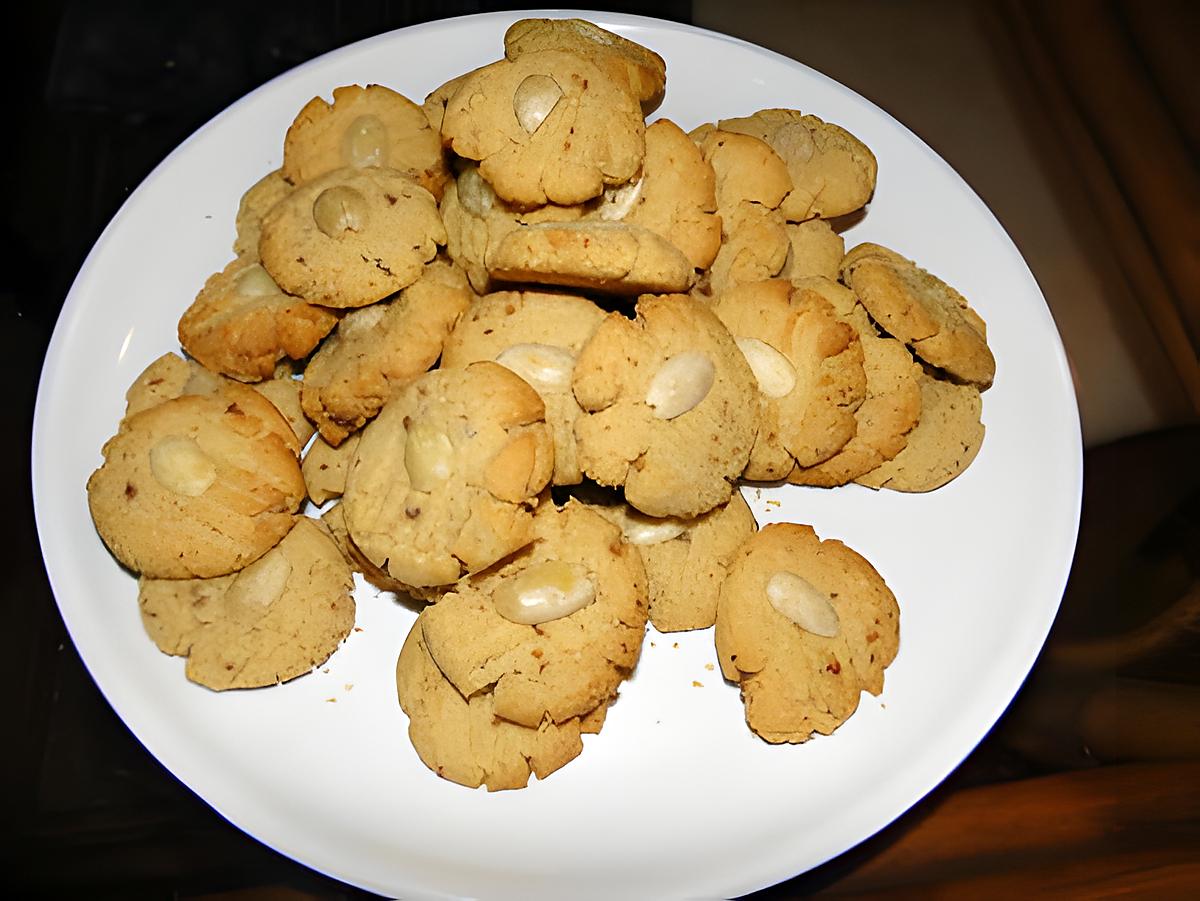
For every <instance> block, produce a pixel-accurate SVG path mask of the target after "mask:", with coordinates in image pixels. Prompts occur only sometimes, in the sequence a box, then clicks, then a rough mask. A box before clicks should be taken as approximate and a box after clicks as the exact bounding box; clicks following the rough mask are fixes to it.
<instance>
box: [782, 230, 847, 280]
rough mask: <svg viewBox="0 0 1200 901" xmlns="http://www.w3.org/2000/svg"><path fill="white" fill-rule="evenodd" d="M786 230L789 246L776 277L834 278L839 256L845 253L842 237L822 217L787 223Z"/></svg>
mask: <svg viewBox="0 0 1200 901" xmlns="http://www.w3.org/2000/svg"><path fill="white" fill-rule="evenodd" d="M786 230H787V236H788V243H789V244H790V245H791V246H790V248H789V249H788V254H787V259H786V260H785V261H784V264H783V268H782V269H781V270H780V271H779V277H780V278H786V279H794V278H809V277H812V276H821V277H822V278H827V279H829V280H831V281H837V278H838V270H839V268H840V266H841V264H842V258H843V257H844V256H845V255H846V242H845V240H843V238H842V236H841V235H839V234H838V233H837V232H835V231H834V230H833V228H832V226H830V224H829V223H828V222H826V221H825V220H824V219H809V220H808V221H807V222H799V223H793V222H789V223H788V224H787V227H786Z"/></svg>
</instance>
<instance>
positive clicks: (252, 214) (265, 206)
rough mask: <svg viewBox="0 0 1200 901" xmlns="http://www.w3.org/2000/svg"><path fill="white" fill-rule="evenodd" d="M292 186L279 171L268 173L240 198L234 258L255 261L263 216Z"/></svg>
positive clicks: (280, 170) (289, 191) (290, 190)
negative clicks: (246, 258)
mask: <svg viewBox="0 0 1200 901" xmlns="http://www.w3.org/2000/svg"><path fill="white" fill-rule="evenodd" d="M293 187H294V185H293V184H292V183H291V182H290V181H288V180H287V179H286V178H284V177H283V170H282V169H275V170H274V171H272V172H268V173H267V174H266V175H264V176H263V177H262V178H260V179H259V180H258V181H256V182H255V183H254V184H253V185H251V186H250V189H249V190H248V191H246V193H245V194H243V195H242V199H241V201H240V202H239V203H238V211H237V221H236V227H237V238H236V239H234V242H233V252H234V254H235V255H236V256H238V257H248V258H251V259H258V240H259V238H260V237H261V235H262V221H263V217H264V216H266V215H267V211H268V210H270V209H271V207H273V206H275V204H277V203H279V201H281V200H283V198H285V197H286V196H287V195H288V194H290V193H292V188H293Z"/></svg>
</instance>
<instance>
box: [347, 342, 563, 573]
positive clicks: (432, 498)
mask: <svg viewBox="0 0 1200 901" xmlns="http://www.w3.org/2000/svg"><path fill="white" fill-rule="evenodd" d="M553 469H554V444H553V438H552V436H551V433H550V428H549V426H547V425H546V422H545V406H544V405H543V403H542V400H541V398H540V397H538V395H537V392H536V391H534V390H533V389H532V388H530V387H529V385H527V384H526V383H525V382H524V381H522V380H521V379H520V378H519V377H518V376H517V375H515V374H514V373H513V372H511V371H510V370H508V369H505V368H504V367H503V366H501V365H500V364H498V363H492V362H482V363H474V364H472V365H470V366H468V367H467V368H466V369H454V370H435V371H433V372H429V373H426V374H425V375H423V376H421V377H420V378H418V379H416V380H415V381H413V382H412V383H411V384H409V385H408V386H407V387H405V388H403V389H401V390H400V391H399V392H398V393H396V394H395V395H393V396H392V399H391V400H389V401H388V403H387V404H386V405H385V406H384V408H383V410H382V411H381V412H380V414H379V416H378V417H376V419H375V420H374V421H373V422H372V423H371V424H370V425H369V426H367V428H366V429H365V430H364V431H363V436H362V441H361V442H360V443H359V445H358V453H357V454H356V455H355V458H354V462H353V463H352V464H351V466H350V473H349V475H348V476H347V479H346V493H345V495H344V497H343V501H342V502H343V503H344V504H345V510H346V524H347V526H349V528H350V535H351V537H352V538H353V539H354V543H355V544H357V545H358V547H359V548H360V549H361V550H362V552H363V553H364V554H365V555H366V556H367V558H368V559H369V560H371V561H372V562H373V563H375V564H376V565H377V566H379V567H381V568H383V569H384V570H385V571H386V572H387V573H388V575H390V576H391V577H392V578H393V579H396V580H397V581H399V582H401V583H403V584H404V585H406V586H410V587H411V588H413V589H424V588H427V587H436V586H441V585H449V584H450V583H452V582H455V581H457V580H458V579H459V578H460V577H461V576H463V575H465V574H467V573H472V572H477V571H478V570H480V569H483V568H485V567H488V566H491V565H492V564H493V563H495V562H496V561H497V560H499V559H500V558H502V557H505V556H507V555H508V554H511V553H512V552H513V551H515V550H517V549H518V548H520V547H522V546H524V545H525V544H527V543H528V542H529V541H530V540H532V537H533V525H532V518H533V514H532V507H533V506H534V505H535V504H536V501H537V495H538V493H539V492H540V491H541V490H542V489H543V488H544V487H545V486H546V483H547V482H549V480H550V474H551V472H553Z"/></svg>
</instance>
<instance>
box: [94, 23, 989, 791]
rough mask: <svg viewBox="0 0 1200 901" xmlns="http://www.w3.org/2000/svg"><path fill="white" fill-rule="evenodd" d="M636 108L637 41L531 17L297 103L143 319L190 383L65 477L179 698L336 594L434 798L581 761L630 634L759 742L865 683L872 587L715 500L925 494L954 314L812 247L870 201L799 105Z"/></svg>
mask: <svg viewBox="0 0 1200 901" xmlns="http://www.w3.org/2000/svg"><path fill="white" fill-rule="evenodd" d="M665 89H666V66H665V64H664V62H663V60H662V59H661V58H660V57H659V56H658V55H657V54H655V53H654V52H653V51H651V50H649V49H647V48H645V47H642V46H639V45H638V44H635V43H633V42H631V41H628V40H626V39H624V38H621V37H619V36H618V35H615V34H612V33H610V32H607V31H605V30H603V29H600V28H598V27H597V26H595V25H592V24H591V23H588V22H584V21H581V20H575V19H565V20H544V19H527V20H523V21H520V22H518V23H516V24H515V25H513V26H512V27H511V28H510V29H509V30H508V32H507V34H506V35H505V36H504V57H503V58H502V59H500V60H498V61H496V62H494V63H492V64H490V65H486V66H483V67H482V68H479V69H476V70H474V71H472V72H468V73H466V74H464V75H461V76H459V77H457V78H455V79H453V80H452V81H450V82H448V83H446V84H445V85H442V86H441V87H438V88H436V89H435V90H434V91H432V93H430V95H429V96H428V98H427V99H426V101H425V103H424V105H423V106H418V105H416V104H415V103H413V102H412V101H410V100H408V99H407V98H405V97H403V96H402V95H400V94H398V93H396V92H394V91H392V90H390V89H388V88H385V87H382V86H379V85H371V86H369V87H365V88H364V87H359V86H346V87H339V88H337V89H336V90H334V92H333V102H332V103H328V102H326V101H325V100H323V99H321V98H315V99H313V100H312V101H311V102H310V103H308V104H307V105H306V106H305V107H304V108H303V109H302V110H301V111H300V112H299V114H298V115H297V117H296V119H295V121H294V122H293V124H292V126H291V127H290V129H289V130H288V132H287V135H286V138H285V140H284V158H283V165H282V168H281V169H280V170H278V171H276V172H272V173H270V174H268V175H267V176H266V177H264V178H263V179H262V180H261V181H260V182H258V183H257V184H255V185H254V186H253V187H251V188H250V190H249V191H248V192H247V193H246V194H245V196H244V197H243V199H242V202H241V206H240V209H239V210H238V214H237V223H236V225H237V239H236V242H235V245H234V251H235V254H236V257H235V259H234V260H233V261H232V262H231V263H229V265H228V266H226V267H225V269H224V270H222V271H221V272H219V273H217V274H215V275H213V276H212V277H211V278H210V279H209V280H208V281H207V283H206V284H205V285H204V286H203V288H202V289H201V290H200V292H199V294H198V296H197V297H196V299H195V301H194V303H192V305H191V306H190V308H188V309H187V311H186V312H185V313H184V314H183V316H182V318H181V320H180V322H179V339H180V343H181V345H182V347H183V349H184V351H186V354H187V358H186V359H185V358H184V357H182V356H179V355H177V354H174V353H169V354H166V355H165V356H163V357H161V358H160V359H158V360H156V361H155V362H154V363H153V364H152V365H151V366H150V367H149V368H148V369H147V370H146V371H145V372H144V373H142V375H141V376H140V377H139V378H138V380H137V382H136V383H135V384H134V385H133V386H132V387H131V389H130V391H129V393H128V395H127V397H128V408H127V411H126V414H125V417H124V419H123V420H122V422H121V424H120V426H119V429H118V432H117V434H116V436H114V437H113V438H112V439H111V440H110V441H109V442H108V443H107V444H106V445H105V447H104V449H103V455H104V463H103V465H102V466H101V467H100V468H99V469H98V470H97V471H96V472H95V473H94V474H93V475H92V477H91V479H90V481H89V482H88V499H89V504H90V507H91V510H92V515H93V519H94V521H95V524H96V527H97V530H98V532H99V533H100V535H101V537H102V538H103V540H104V541H105V543H106V544H107V545H108V547H109V548H110V549H111V550H112V552H113V554H114V555H115V556H116V557H117V559H118V560H119V561H120V562H121V563H122V564H123V565H125V566H126V567H128V568H129V569H131V570H133V571H134V572H135V573H137V574H138V575H139V577H140V582H139V586H140V588H139V603H140V606H141V612H142V616H143V620H144V622H145V624H146V628H147V631H148V632H149V634H150V635H151V637H152V638H153V639H154V641H155V642H156V643H157V645H158V646H159V648H161V649H162V650H163V651H164V652H166V653H168V654H178V655H183V656H186V657H187V670H186V671H187V676H188V678H190V679H192V680H194V681H196V682H198V683H200V684H202V685H206V686H208V687H210V688H214V689H225V688H245V687H254V686H264V685H271V684H274V683H277V682H282V681H285V680H287V679H290V678H292V677H294V676H297V675H300V674H302V673H304V672H307V671H309V670H310V669H311V668H312V667H314V666H316V665H319V664H320V663H322V662H323V661H324V660H325V659H327V658H328V657H329V655H330V654H332V653H333V652H334V651H335V650H336V648H337V646H338V645H339V643H340V642H341V640H342V639H343V638H344V637H345V636H346V634H347V633H348V631H349V630H350V628H351V627H352V626H353V622H354V598H353V594H352V588H353V573H355V572H358V573H361V574H362V575H363V577H364V578H366V579H367V580H368V581H370V582H371V583H373V584H374V585H376V586H378V587H381V588H384V589H387V590H389V591H394V592H396V593H397V595H398V596H400V597H403V598H408V599H411V602H412V603H414V604H417V605H418V606H420V607H421V610H420V613H419V616H418V617H417V620H416V624H415V625H414V627H413V628H412V631H411V632H410V634H409V635H408V638H407V640H406V641H405V642H404V645H403V649H402V650H401V652H400V654H399V660H398V663H397V668H396V673H395V678H396V680H397V687H398V695H399V701H400V705H401V707H402V708H403V710H404V711H405V713H406V714H407V715H408V717H409V734H410V737H411V739H412V742H413V744H414V746H415V748H416V750H417V752H418V754H419V755H420V757H421V759H422V760H424V761H425V763H426V764H427V765H428V766H429V767H430V768H431V769H432V770H434V771H435V772H437V773H438V774H439V775H442V776H444V777H445V778H447V779H450V780H453V781H455V782H459V783H462V784H464V785H469V786H479V785H481V784H486V785H487V787H488V788H489V789H499V788H513V787H521V786H524V785H525V784H526V783H527V781H528V779H529V776H530V774H531V773H533V774H536V775H537V776H539V777H544V776H546V775H547V774H549V773H551V772H553V771H554V770H556V769H557V768H559V767H561V766H562V765H564V764H565V763H567V762H568V761H570V760H571V759H573V758H574V757H575V756H576V755H578V754H579V753H580V751H581V749H582V738H581V736H582V735H584V734H587V733H595V732H598V731H600V729H601V727H602V725H603V722H604V719H605V713H606V711H607V709H608V706H609V704H611V703H612V701H613V700H614V699H615V698H616V696H617V693H618V690H619V688H620V686H621V684H622V682H623V681H624V680H625V679H627V678H628V677H629V675H630V674H631V673H632V671H633V669H634V667H635V666H636V664H637V662H638V658H639V656H640V653H641V647H642V642H643V638H644V634H645V627H646V624H647V621H649V622H651V623H653V625H654V626H655V627H656V628H657V629H659V630H661V631H678V630H690V629H705V628H709V627H712V626H714V625H715V642H716V651H717V656H718V659H719V662H720V666H721V669H722V672H723V674H724V676H725V678H726V679H727V680H729V681H730V682H732V683H736V684H738V685H739V686H740V689H741V694H742V698H743V700H744V703H745V710H746V721H747V723H748V724H749V726H750V728H751V729H752V730H753V731H754V732H755V733H757V734H758V735H759V736H761V737H762V738H763V739H765V740H767V741H769V742H802V741H805V740H807V739H808V738H809V737H811V736H812V735H813V734H814V733H822V734H828V733H830V732H832V731H833V730H834V729H836V728H837V726H838V725H839V724H840V723H842V722H843V721H845V719H846V718H847V717H849V716H850V715H851V714H852V713H853V712H854V710H855V709H856V707H857V705H858V702H859V697H860V694H861V692H862V690H864V689H865V690H867V691H870V692H872V693H875V694H878V693H879V692H880V691H881V690H882V687H883V672H884V669H885V668H886V666H887V665H888V664H889V663H890V662H891V660H892V659H893V658H894V656H895V654H896V651H897V648H898V642H899V638H898V616H899V614H898V608H897V605H896V600H895V598H894V597H893V595H892V593H891V591H890V590H889V589H888V588H887V586H886V585H885V583H884V581H883V579H882V578H881V577H880V576H879V574H878V573H877V572H876V571H875V570H874V568H873V567H872V566H871V565H870V564H869V563H868V562H867V561H866V560H865V559H864V558H863V557H861V556H860V555H859V554H857V553H855V552H854V551H852V550H851V549H849V548H847V547H846V546H844V545H843V544H842V543H841V542H839V541H836V540H832V539H826V540H824V541H823V540H821V539H820V538H819V537H818V536H817V535H816V533H815V532H814V531H813V529H812V528H811V527H809V526H805V525H799V524H792V523H782V524H773V525H770V526H767V527H765V528H763V529H762V530H757V528H756V524H755V521H754V517H753V515H752V514H751V511H750V508H749V507H748V506H747V504H746V502H745V501H744V500H743V498H742V495H741V493H740V491H739V490H738V489H739V487H740V486H741V485H742V484H744V483H745V482H746V481H750V482H755V481H784V480H785V481H787V482H791V483H795V484H799V485H811V486H827V487H832V486H836V485H842V484H846V483H848V482H852V481H853V482H858V483H860V484H864V485H869V486H873V487H877V488H891V489H896V490H901V491H927V490H930V489H933V488H936V487H938V486H940V485H942V484H944V483H945V482H947V481H949V480H950V479H952V478H954V477H955V476H956V475H958V474H959V473H960V472H962V471H963V469H965V468H966V466H967V465H968V464H969V463H970V461H971V459H972V458H973V457H974V455H975V452H976V451H977V450H978V447H979V444H980V442H981V441H982V437H983V426H982V424H981V422H980V410H981V404H980V391H981V390H983V389H986V388H987V386H988V385H989V384H990V383H991V380H992V376H993V373H994V361H993V359H992V356H991V353H990V351H989V350H988V346H987V342H986V338H985V328H984V323H983V321H982V319H980V317H979V316H978V315H976V314H975V313H974V311H973V310H971V308H970V306H969V305H968V304H967V301H966V300H965V299H964V298H963V297H961V296H960V295H959V294H957V293H956V292H955V291H954V290H953V289H952V288H950V287H949V286H948V285H946V284H945V283H943V282H942V281H941V280H939V279H938V278H936V277H935V276H933V275H931V274H929V273H928V272H925V271H924V270H923V269H921V268H920V267H918V266H917V265H916V264H915V263H913V262H911V261H910V260H908V259H906V258H905V257H904V256H902V255H901V254H899V253H897V252H895V251H892V250H889V249H887V248H884V247H881V246H878V245H873V244H862V245H859V246H858V247H855V248H853V249H851V250H850V252H849V253H847V252H846V251H845V246H844V242H843V239H842V237H841V235H840V234H839V233H838V226H839V225H841V224H843V223H844V222H845V221H846V220H845V219H843V218H841V217H846V216H849V215H850V214H854V213H856V212H857V211H861V210H863V208H864V207H865V205H866V204H867V202H868V200H869V199H870V198H871V196H872V192H873V190H874V185H875V178H876V161H875V158H874V156H873V155H872V153H871V151H870V150H869V149H868V148H867V147H866V146H865V145H863V144H862V143H861V142H860V141H859V140H857V139H856V138H855V137H854V136H853V135H851V134H849V133H848V132H846V131H845V130H844V129H842V128H840V127H838V126H836V125H833V124H830V123H826V122H823V121H821V120H820V119H818V118H816V117H814V116H810V115H802V114H801V113H799V112H797V111H795V110H762V111H759V112H757V113H754V114H752V115H750V116H748V117H745V118H740V119H726V120H721V121H719V122H716V123H709V124H701V125H700V126H699V127H696V128H694V129H693V130H692V131H690V132H685V131H684V130H683V128H681V127H680V126H679V125H677V124H675V123H673V122H671V121H669V120H667V119H658V120H657V121H654V122H652V124H650V125H647V124H646V119H647V116H648V115H650V114H651V113H652V111H653V110H654V109H655V108H656V107H657V105H658V104H659V102H660V101H661V100H662V97H663V94H664V91H665ZM435 367H436V368H435ZM306 501H311V505H312V506H310V507H305V510H306V511H309V512H312V511H315V510H319V515H320V518H319V519H318V518H316V517H315V516H307V515H304V512H302V507H303V506H304V505H305V504H306ZM373 602H375V601H373ZM378 602H379V603H385V602H386V601H378ZM397 640H398V639H397ZM382 676H383V674H381V677H382Z"/></svg>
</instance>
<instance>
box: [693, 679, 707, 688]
mask: <svg viewBox="0 0 1200 901" xmlns="http://www.w3.org/2000/svg"><path fill="white" fill-rule="evenodd" d="M703 687H704V683H703V682H697V681H696V680H695V679H693V680H692V688H703Z"/></svg>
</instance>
